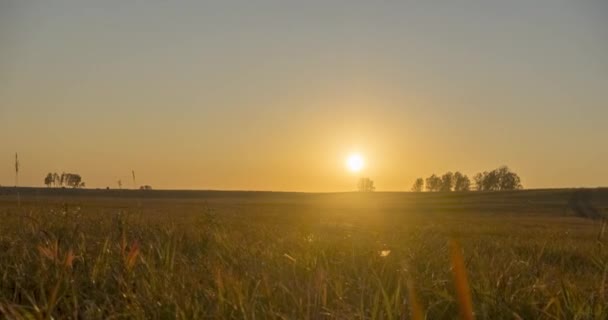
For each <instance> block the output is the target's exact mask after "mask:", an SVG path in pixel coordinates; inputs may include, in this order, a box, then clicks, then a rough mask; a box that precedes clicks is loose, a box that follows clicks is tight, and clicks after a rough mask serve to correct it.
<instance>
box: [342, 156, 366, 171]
mask: <svg viewBox="0 0 608 320" xmlns="http://www.w3.org/2000/svg"><path fill="white" fill-rule="evenodd" d="M346 166H347V167H348V170H350V171H352V172H359V171H361V170H362V169H363V167H364V166H365V161H364V160H363V157H362V156H361V155H359V154H351V155H350V156H348V158H347V159H346Z"/></svg>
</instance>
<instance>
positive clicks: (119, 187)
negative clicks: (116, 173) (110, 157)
mask: <svg viewBox="0 0 608 320" xmlns="http://www.w3.org/2000/svg"><path fill="white" fill-rule="evenodd" d="M118 189H122V180H118Z"/></svg>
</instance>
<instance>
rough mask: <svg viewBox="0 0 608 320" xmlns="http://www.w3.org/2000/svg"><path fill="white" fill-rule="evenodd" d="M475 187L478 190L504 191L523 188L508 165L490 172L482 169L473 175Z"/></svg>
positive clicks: (517, 176)
mask: <svg viewBox="0 0 608 320" xmlns="http://www.w3.org/2000/svg"><path fill="white" fill-rule="evenodd" d="M474 180H475V188H476V189H477V190H479V191H506V190H519V189H523V186H522V184H521V179H520V178H519V175H517V173H515V172H513V171H511V170H510V169H509V167H507V166H502V167H500V168H498V169H495V170H492V171H490V172H488V171H484V172H482V173H478V174H476V175H475V177H474Z"/></svg>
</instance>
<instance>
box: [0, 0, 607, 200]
mask: <svg viewBox="0 0 608 320" xmlns="http://www.w3.org/2000/svg"><path fill="white" fill-rule="evenodd" d="M440 2H441V1H388V0H386V1H356V0H348V1H346V0H345V1H339V0H324V1H318V0H308V1H289V0H280V1H279V0H277V1H252V0H243V1H231V0H221V1H153V0H146V1H143V0H128V1H124V0H122V1H87V0H78V1H76V0H74V1H66V0H58V1H17V0H14V1H13V0H0V146H1V148H0V185H4V186H12V185H14V184H15V170H14V157H15V153H18V154H19V159H20V165H21V168H20V172H19V184H20V185H27V186H42V185H43V181H44V177H45V176H46V173H48V172H59V173H61V172H73V173H79V174H80V175H81V176H82V177H83V180H84V181H85V182H86V184H87V186H88V187H92V188H105V187H107V186H109V187H111V188H116V187H117V186H118V185H117V181H118V180H122V182H123V185H124V186H125V187H133V186H134V185H133V181H132V178H131V171H132V170H134V171H135V173H136V185H135V186H138V185H142V184H148V185H151V186H152V187H153V188H155V189H229V190H235V189H236V190H275V191H310V192H332V191H348V190H353V189H355V186H356V181H357V179H358V178H360V177H370V178H371V179H372V180H374V181H375V184H376V187H377V189H378V190H409V189H410V187H411V185H412V183H413V182H414V180H415V179H416V178H417V177H426V176H429V175H430V174H432V173H436V174H441V173H444V172H446V171H457V170H458V171H462V172H464V173H466V174H469V175H473V174H475V173H476V172H479V171H484V170H491V169H493V168H496V167H498V166H500V165H508V166H509V167H510V168H511V169H512V170H514V171H515V172H517V173H518V174H519V175H520V176H521V178H522V182H523V184H524V187H526V188H547V187H548V188H559V187H582V186H585V187H596V186H608V165H607V164H608V147H607V144H606V142H607V140H608V122H607V120H608V100H607V99H606V97H607V96H606V92H607V91H608V2H607V1H603V0H595V1H570V0H568V1H565V0H564V1H562V0H535V1H529V0H513V1H443V2H441V3H440ZM352 153H359V154H361V155H362V157H363V158H364V159H365V168H364V169H363V170H362V171H361V172H358V173H353V172H349V171H348V170H347V168H346V166H345V159H346V157H347V156H348V155H349V154H352Z"/></svg>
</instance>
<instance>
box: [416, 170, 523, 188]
mask: <svg viewBox="0 0 608 320" xmlns="http://www.w3.org/2000/svg"><path fill="white" fill-rule="evenodd" d="M471 188H474V190H476V191H508V190H519V189H523V185H522V184H521V179H520V178H519V175H518V174H517V173H515V172H513V171H511V169H509V167H507V166H502V167H499V168H497V169H494V170H492V171H484V172H480V173H477V174H476V175H474V176H473V181H471V179H469V177H468V176H467V175H465V174H462V173H460V172H458V171H457V172H454V173H452V172H447V173H445V174H443V175H441V176H437V175H435V174H432V175H431V176H430V177H428V178H426V179H422V178H418V179H416V181H415V182H414V185H413V186H412V189H411V190H412V191H413V192H422V191H423V190H424V189H426V190H427V191H429V192H450V191H458V192H462V191H470V190H471Z"/></svg>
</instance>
